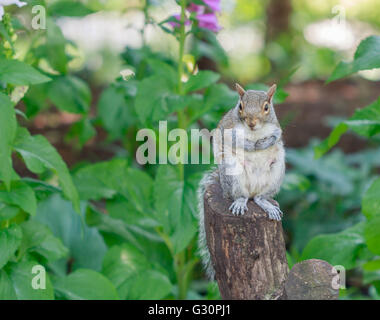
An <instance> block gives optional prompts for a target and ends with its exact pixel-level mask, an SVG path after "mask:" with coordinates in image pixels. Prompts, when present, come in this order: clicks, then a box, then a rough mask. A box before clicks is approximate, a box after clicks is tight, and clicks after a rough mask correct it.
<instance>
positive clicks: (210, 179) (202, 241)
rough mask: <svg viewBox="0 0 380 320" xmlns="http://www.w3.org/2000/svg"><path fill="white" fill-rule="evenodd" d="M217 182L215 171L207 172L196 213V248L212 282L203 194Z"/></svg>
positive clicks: (212, 274) (200, 186) (200, 187)
mask: <svg viewBox="0 0 380 320" xmlns="http://www.w3.org/2000/svg"><path fill="white" fill-rule="evenodd" d="M217 181H218V172H217V170H213V171H208V172H206V174H205V175H204V176H203V178H202V180H201V182H200V183H199V188H198V212H199V238H198V247H199V255H200V256H201V259H202V263H203V267H204V269H205V270H206V274H207V276H208V277H209V279H210V280H214V277H215V271H214V268H213V267H212V263H211V256H210V251H209V249H208V247H207V239H206V228H205V212H204V205H203V201H204V194H205V191H206V189H207V187H208V186H210V185H211V184H213V183H215V182H217Z"/></svg>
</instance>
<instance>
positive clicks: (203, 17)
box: [196, 13, 221, 32]
mask: <svg viewBox="0 0 380 320" xmlns="http://www.w3.org/2000/svg"><path fill="white" fill-rule="evenodd" d="M196 19H197V20H198V25H199V27H200V28H204V29H208V30H211V31H214V32H218V31H219V30H220V29H221V26H220V25H219V23H218V19H217V18H216V15H215V13H203V14H198V15H197V16H196Z"/></svg>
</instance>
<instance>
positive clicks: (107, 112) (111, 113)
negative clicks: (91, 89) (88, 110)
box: [97, 85, 136, 137]
mask: <svg viewBox="0 0 380 320" xmlns="http://www.w3.org/2000/svg"><path fill="white" fill-rule="evenodd" d="M131 87H133V90H136V87H135V85H131ZM123 89H124V88H118V87H116V86H110V87H108V88H107V89H106V90H104V91H103V92H102V94H101V96H100V99H99V102H98V106H97V109H98V115H99V117H100V119H101V120H102V122H103V125H104V127H105V128H106V130H108V131H109V132H110V133H111V134H112V136H114V137H121V136H122V135H123V134H124V133H125V131H126V130H127V128H128V127H130V126H131V125H132V124H133V123H134V122H135V121H136V114H135V111H134V108H133V101H132V99H131V98H130V97H129V96H128V95H127V94H126V92H125V91H126V90H123Z"/></svg>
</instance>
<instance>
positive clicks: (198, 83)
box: [183, 70, 220, 93]
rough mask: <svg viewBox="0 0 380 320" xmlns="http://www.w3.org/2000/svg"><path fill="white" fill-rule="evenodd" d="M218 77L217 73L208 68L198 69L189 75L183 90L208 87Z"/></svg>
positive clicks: (189, 90) (188, 90)
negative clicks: (194, 73)
mask: <svg viewBox="0 0 380 320" xmlns="http://www.w3.org/2000/svg"><path fill="white" fill-rule="evenodd" d="M219 78H220V75H219V74H218V73H215V72H212V71H209V70H204V71H199V72H198V73H197V74H196V75H191V76H190V78H189V80H188V81H187V82H186V83H185V84H184V86H183V89H184V92H186V93H188V92H191V91H196V90H200V89H203V88H206V87H209V86H211V85H212V84H214V83H215V82H217V81H218V80H219Z"/></svg>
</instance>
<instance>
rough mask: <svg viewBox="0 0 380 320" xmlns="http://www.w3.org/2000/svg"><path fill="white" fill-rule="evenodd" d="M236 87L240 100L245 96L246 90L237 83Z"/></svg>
mask: <svg viewBox="0 0 380 320" xmlns="http://www.w3.org/2000/svg"><path fill="white" fill-rule="evenodd" d="M235 87H236V91H237V92H238V93H239V96H240V98H242V97H243V96H244V94H245V90H244V89H243V87H242V86H241V85H240V84H238V83H235Z"/></svg>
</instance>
